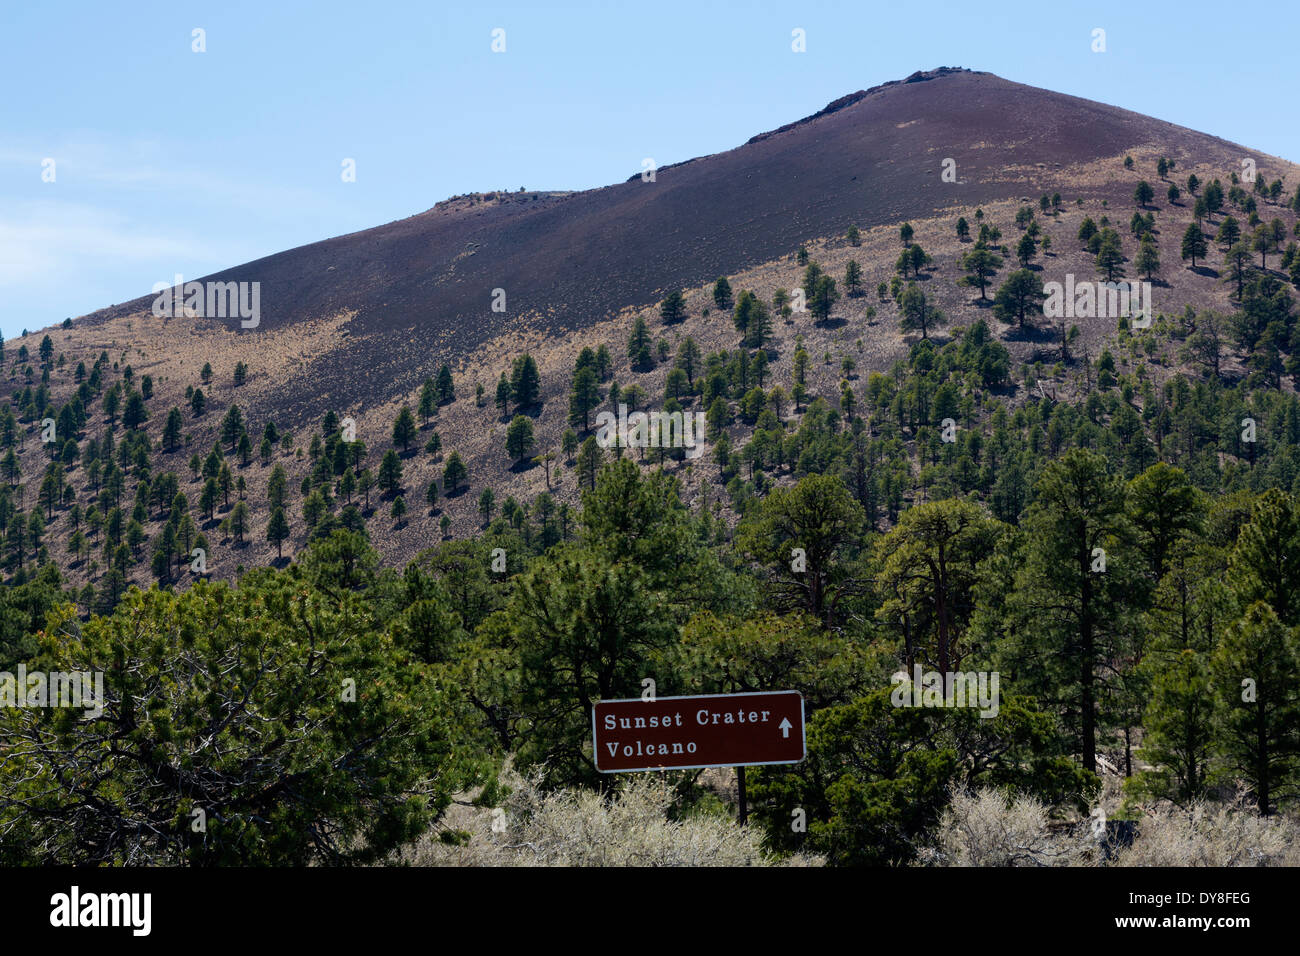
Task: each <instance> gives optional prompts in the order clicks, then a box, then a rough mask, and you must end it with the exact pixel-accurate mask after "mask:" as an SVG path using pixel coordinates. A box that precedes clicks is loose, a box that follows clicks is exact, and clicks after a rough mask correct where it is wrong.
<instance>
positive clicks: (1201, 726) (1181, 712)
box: [1133, 649, 1214, 805]
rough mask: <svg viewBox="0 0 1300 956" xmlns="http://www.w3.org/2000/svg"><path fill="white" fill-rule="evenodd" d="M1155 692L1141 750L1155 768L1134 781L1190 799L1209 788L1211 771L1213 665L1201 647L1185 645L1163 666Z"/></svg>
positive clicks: (1136, 784)
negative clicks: (1211, 665) (1189, 647)
mask: <svg viewBox="0 0 1300 956" xmlns="http://www.w3.org/2000/svg"><path fill="white" fill-rule="evenodd" d="M1150 693H1151V702H1150V704H1149V705H1148V706H1147V709H1146V713H1145V714H1144V716H1143V721H1142V726H1143V729H1144V730H1145V732H1146V733H1145V736H1144V738H1143V741H1142V747H1141V749H1140V750H1139V751H1138V756H1139V757H1140V758H1141V759H1142V760H1143V761H1144V762H1146V763H1148V764H1150V765H1151V769H1150V770H1144V771H1142V772H1141V773H1140V774H1139V775H1138V776H1137V778H1135V780H1134V781H1133V785H1134V787H1135V789H1137V790H1139V792H1143V793H1147V794H1151V795H1152V796H1155V797H1158V798H1163V799H1167V800H1173V801H1174V802H1176V803H1179V804H1183V805H1185V804H1187V803H1189V802H1191V801H1192V800H1195V799H1197V798H1199V797H1200V796H1202V795H1203V794H1204V792H1205V789H1206V783H1207V777H1208V773H1209V763H1210V752H1211V741H1212V737H1213V714H1214V697H1213V695H1212V693H1211V688H1210V677H1209V670H1208V668H1207V667H1206V665H1205V662H1204V661H1203V660H1202V659H1201V656H1200V655H1199V654H1197V652H1196V651H1194V650H1191V649H1186V650H1183V651H1181V652H1179V653H1178V654H1177V656H1175V657H1174V658H1173V660H1172V661H1169V662H1168V663H1165V664H1163V665H1160V666H1158V669H1156V671H1155V676H1154V679H1153V681H1152V683H1151V691H1150Z"/></svg>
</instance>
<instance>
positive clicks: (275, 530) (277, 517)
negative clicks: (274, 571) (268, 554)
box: [266, 508, 289, 560]
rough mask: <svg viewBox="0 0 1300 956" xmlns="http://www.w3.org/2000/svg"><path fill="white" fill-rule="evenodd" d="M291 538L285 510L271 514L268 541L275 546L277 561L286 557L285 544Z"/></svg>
mask: <svg viewBox="0 0 1300 956" xmlns="http://www.w3.org/2000/svg"><path fill="white" fill-rule="evenodd" d="M288 537H289V522H288V520H287V519H286V518H285V516H284V509H283V508H276V509H275V510H273V511H272V512H271V520H270V521H269V522H268V523H267V525H266V540H267V541H269V542H271V544H273V545H275V557H276V559H277V560H279V559H280V558H282V557H284V550H283V549H284V542H285V541H286V540H287V539H288Z"/></svg>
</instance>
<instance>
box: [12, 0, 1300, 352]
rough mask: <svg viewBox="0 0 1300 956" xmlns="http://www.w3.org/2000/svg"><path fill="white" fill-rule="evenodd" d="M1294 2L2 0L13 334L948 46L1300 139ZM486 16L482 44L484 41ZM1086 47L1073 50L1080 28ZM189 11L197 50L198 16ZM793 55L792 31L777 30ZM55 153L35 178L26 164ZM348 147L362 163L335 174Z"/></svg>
mask: <svg viewBox="0 0 1300 956" xmlns="http://www.w3.org/2000/svg"><path fill="white" fill-rule="evenodd" d="M1298 11H1300V5H1296V4H1294V3H1290V4H1287V3H1280V2H1279V3H1273V2H1269V3H1264V4H1262V5H1242V6H1240V7H1227V8H1225V7H1223V6H1222V5H1220V4H1210V3H1207V2H1200V0H1193V2H1190V3H1189V2H1184V3H1175V4H1159V5H1157V4H1135V3H1070V2H1054V0H1040V2H1037V3H1022V2H1003V3H996V4H971V3H960V4H958V3H951V2H928V3H927V2H909V3H877V2H867V0H858V2H846V3H835V2H827V3H817V2H814V0H807V2H796V3H764V2H750V3H743V2H733V3H721V2H710V0H695V2H690V3H674V2H668V0H665V2H656V3H653V4H634V3H630V2H617V0H607V2H597V0H591V2H585V3H578V2H563V3H541V2H537V3H491V2H474V3H459V4H444V3H438V2H427V0H426V2H386V0H372V2H369V3H357V2H335V0H317V2H311V3H287V2H285V3H281V2H275V0H261V2H255V3H248V2H240V0H222V2H212V3H198V2H186V0H170V2H157V3H154V2H122V3H104V2H102V0H99V2H57V0H55V2H49V0H47V2H42V3H38V4H20V3H18V2H17V0H0V81H2V82H3V86H2V88H3V91H4V93H3V103H4V105H3V107H0V332H3V334H4V335H5V336H6V337H8V336H12V335H15V334H17V333H18V332H19V331H20V330H21V329H23V328H30V329H36V328H40V327H43V326H46V325H50V324H53V323H56V322H60V321H62V320H63V318H64V317H66V316H76V315H80V314H83V313H85V312H89V311H92V310H94V309H96V308H99V307H102V306H106V305H110V304H113V303H116V302H121V301H125V300H127V299H130V298H134V297H135V296H138V295H143V294H146V293H147V292H149V290H150V288H151V287H152V285H153V284H154V283H155V282H159V281H163V280H167V281H169V282H170V281H171V279H172V277H173V276H174V275H175V274H176V273H180V274H182V275H184V276H185V277H186V278H197V277H199V276H202V275H204V274H206V273H209V272H212V271H215V270H217V269H220V268H223V267H226V266H230V265H235V264H238V263H240V262H245V261H248V260H251V259H256V258H259V257H261V256H264V255H269V254H271V253H274V252H278V251H280V250H282V249H287V248H291V247H293V246H297V245H302V244H304V243H308V242H312V241H315V240H317V239H324V238H327V237H329V236H335V235H340V234H343V233H347V232H352V231H355V230H358V229H364V228H366V227H368V226H374V225H379V224H381V223H385V222H389V221H392V220H394V219H401V218H403V217H406V216H409V215H412V214H414V213H417V212H421V211H423V210H425V209H427V208H429V207H430V206H432V205H433V204H434V203H436V202H438V201H439V200H442V199H445V198H447V197H449V196H452V195H456V194H459V193H465V192H471V191H476V190H491V189H501V188H508V189H518V188H519V187H520V186H524V187H527V188H528V189H584V188H589V187H593V186H602V185H607V184H609V183H614V182H619V181H621V180H623V179H626V178H627V177H628V176H630V175H632V174H633V173H635V172H638V171H639V170H640V165H641V160H642V159H643V158H644V157H653V158H654V159H655V161H656V162H657V163H658V164H660V165H664V164H667V163H671V162H676V161H680V160H683V159H687V158H690V157H692V156H698V155H704V154H707V153H712V152H717V151H719V150H724V149H729V148H731V147H733V146H737V145H739V144H740V143H742V142H744V141H745V140H746V139H748V138H749V137H750V136H752V135H753V134H755V133H758V132H761V131H764V130H768V129H772V128H774V127H776V126H780V125H782V124H784V123H788V122H791V121H793V120H796V119H799V118H800V117H803V116H806V115H808V114H809V113H813V112H815V111H817V110H818V109H820V108H821V107H822V106H824V105H825V104H826V103H828V102H829V101H831V100H833V99H836V98H837V97H839V96H842V95H844V94H845V93H849V92H852V91H854V90H858V89H863V88H866V87H869V86H873V85H876V84H878V83H882V82H885V81H887V80H891V79H899V78H902V77H904V76H906V75H907V74H909V73H912V72H914V71H916V70H920V69H930V68H933V67H936V66H965V67H969V68H971V69H977V70H987V71H990V72H993V73H997V74H999V75H1001V76H1004V77H1006V78H1007V79H1011V80H1015V81H1017V82H1022V83H1028V84H1031V85H1034V86H1041V87H1045V88H1048V89H1053V90H1059V91H1061V92H1064V93H1070V94H1074V95H1076V96H1083V97H1086V98H1088V99H1093V100H1099V101H1101V102H1106V103H1113V104H1115V105H1117V106H1122V107H1125V108H1127V109H1132V110H1136V111H1138V112H1142V113H1149V114H1151V115H1153V116H1156V117H1158V118H1160V119H1164V120H1169V121H1171V122H1174V123H1178V124H1181V125H1183V126H1188V127H1191V128H1194V129H1199V130H1203V131H1205V132H1208V133H1212V134H1214V135H1217V136H1222V137H1224V138H1225V139H1229V140H1233V141H1236V142H1239V143H1242V144H1244V145H1247V146H1250V147H1252V148H1255V149H1260V150H1262V151H1264V152H1266V153H1272V154H1275V155H1280V156H1283V157H1285V158H1287V159H1290V160H1292V161H1300V126H1298V125H1297V123H1296V109H1295V93H1294V82H1293V80H1288V78H1287V73H1286V72H1285V71H1284V64H1287V63H1293V58H1294V44H1295V38H1296V36H1297V33H1298V32H1300V31H1298V30H1297V27H1300V12H1298ZM498 27H500V28H503V29H504V30H505V31H506V33H505V40H506V50H505V52H504V53H493V52H492V50H491V43H492V35H491V34H492V30H493V29H494V28H498ZM1096 27H1101V28H1103V29H1105V30H1106V41H1107V50H1106V52H1105V53H1093V52H1092V50H1091V48H1090V45H1091V42H1092V37H1091V34H1092V30H1093V29H1094V28H1096ZM195 28H201V29H203V30H204V31H205V39H206V47H207V50H206V52H204V53H195V52H193V51H192V49H191V47H192V43H193V40H192V31H193V30H194V29H195ZM795 28H801V29H803V30H804V31H805V32H806V37H807V52H806V53H802V54H796V53H793V52H792V51H791V48H790V47H791V31H792V30H794V29H795ZM47 158H48V159H53V160H54V161H55V165H54V176H55V178H54V181H53V182H43V181H42V162H43V160H45V159H47ZM346 158H351V159H354V160H355V161H356V181H355V182H352V183H345V182H343V181H342V179H341V176H340V172H341V169H342V165H341V164H342V162H343V160H344V159H346Z"/></svg>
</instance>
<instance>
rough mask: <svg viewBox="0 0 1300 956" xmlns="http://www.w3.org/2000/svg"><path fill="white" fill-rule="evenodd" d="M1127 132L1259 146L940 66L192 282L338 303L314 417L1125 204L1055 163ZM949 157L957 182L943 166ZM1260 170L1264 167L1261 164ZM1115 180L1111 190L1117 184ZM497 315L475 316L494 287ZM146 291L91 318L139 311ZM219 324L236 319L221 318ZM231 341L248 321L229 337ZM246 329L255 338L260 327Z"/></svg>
mask: <svg viewBox="0 0 1300 956" xmlns="http://www.w3.org/2000/svg"><path fill="white" fill-rule="evenodd" d="M1144 144H1159V147H1160V149H1161V150H1162V151H1163V152H1164V153H1165V154H1166V155H1169V156H1171V157H1172V158H1174V159H1176V160H1177V161H1178V167H1179V170H1180V171H1181V170H1183V169H1184V168H1186V167H1189V166H1192V165H1194V164H1195V163H1198V162H1201V163H1203V162H1210V163H1211V164H1213V165H1219V166H1221V168H1223V170H1224V175H1225V178H1226V171H1227V170H1228V169H1230V168H1231V169H1239V168H1240V165H1239V163H1240V158H1241V157H1243V156H1246V155H1253V156H1256V158H1257V161H1258V162H1259V163H1260V166H1261V168H1267V167H1268V166H1269V164H1270V163H1269V158H1268V157H1261V156H1260V155H1259V154H1257V153H1251V152H1249V151H1247V150H1244V149H1242V148H1241V147H1238V146H1235V145H1233V144H1230V143H1227V142H1225V141H1223V140H1218V139H1215V138H1213V137H1209V136H1205V135H1203V134H1200V133H1196V132H1193V131H1191V130H1187V129H1184V128H1182V127H1178V126H1173V125H1171V124H1168V123H1163V122H1160V121H1158V120H1155V119H1151V118H1149V117H1146V116H1142V115H1139V114H1136V113H1131V112H1128V111H1126V110H1121V109H1116V108H1114V107H1110V106H1104V105H1102V104H1099V103H1093V102H1090V101H1088V100H1082V99H1078V98H1076V97H1071V96H1064V95H1062V94H1058V93H1052V92H1048V91H1046V90H1040V89H1036V88H1034V87H1029V86H1024V85H1021V84H1019V83H1012V82H1009V81H1007V80H1004V79H1001V78H1000V77H997V76H993V75H992V74H988V73H976V72H970V71H965V70H958V69H953V68H941V69H939V70H934V71H930V72H927V73H917V74H914V75H913V76H911V77H909V78H908V79H907V80H904V81H900V82H895V83H890V84H886V85H884V86H880V87H875V88H873V89H871V90H866V91H860V92H858V93H854V94H851V95H850V96H846V97H844V98H842V99H840V100H837V101H836V102H835V103H833V104H831V105H830V106H828V107H827V108H826V109H825V110H823V111H822V112H821V113H819V114H817V115H815V116H812V117H809V118H807V119H805V120H801V121H799V122H797V123H793V124H790V125H789V126H787V127H783V128H782V129H780V130H776V131H774V132H771V133H765V134H761V135H759V136H756V137H754V138H753V139H751V140H750V141H749V142H748V143H746V144H744V145H743V146H740V147H739V148H737V149H733V150H730V151H728V152H725V153H719V154H716V155H712V156H707V157H703V158H699V159H695V160H691V161H688V162H685V163H681V164H678V165H675V166H668V167H664V168H662V169H660V170H659V171H658V173H657V176H656V182H654V183H645V182H642V181H641V179H640V176H639V175H636V176H633V177H632V178H631V179H630V180H629V181H628V182H624V183H620V184H617V185H613V186H607V187H604V188H601V189H594V190H589V191H586V192H581V193H573V194H556V193H548V194H538V193H509V194H496V193H489V194H485V195H484V194H480V195H478V196H471V197H465V198H459V199H456V200H452V201H449V202H446V203H441V204H439V205H438V206H436V207H435V208H434V209H431V210H429V211H428V212H425V213H422V214H420V215H417V216H413V217H411V218H409V219H405V220H402V221H400V222H395V223H390V224H388V225H385V226H380V227H377V228H374V229H369V230H366V231H364V232H359V233H354V234H352V235H347V236H341V237H338V238H335V239H330V240H326V241H324V242H318V243H314V244H312V245H308V246H303V247H301V248H298V249H291V250H289V251H287V252H282V253H279V254H277V255H274V256H269V257H267V258H265V259H259V260H257V261H255V262H251V263H247V264H245V265H242V266H237V267H235V268H232V269H229V270H226V271H224V272H221V273H217V274H216V275H214V276H210V277H207V278H210V279H215V280H221V281H258V282H261V283H262V323H261V327H260V329H259V330H258V332H260V333H266V332H272V333H274V332H276V331H278V330H281V329H283V328H285V327H287V326H291V325H294V324H297V323H300V322H303V321H306V320H311V319H321V318H325V317H329V316H334V315H338V314H340V313H345V312H351V313H355V316H354V318H353V319H352V321H351V322H350V323H349V326H348V332H349V333H350V334H349V336H348V341H346V342H344V343H342V344H341V345H337V346H336V347H334V348H331V349H330V350H329V351H328V352H326V353H322V354H316V355H309V356H304V358H306V359H308V361H309V365H307V366H306V367H304V368H303V370H302V371H301V373H300V374H296V375H289V376H288V377H286V378H285V379H283V380H281V382H280V385H281V386H282V387H281V388H280V389H279V394H277V395H276V396H275V397H274V398H273V400H272V403H271V407H272V408H273V409H274V412H275V415H276V418H277V420H278V421H284V422H287V423H291V424H297V423H301V422H303V421H309V420H310V421H315V420H318V419H319V417H320V414H321V413H322V411H323V410H324V408H325V407H327V406H328V405H329V404H332V405H333V406H334V407H336V408H359V407H365V406H369V405H373V404H374V403H375V402H376V401H377V400H382V399H384V398H388V397H392V396H394V395H397V394H400V393H404V392H406V391H409V390H410V389H412V388H414V387H415V386H416V385H417V384H418V383H419V382H420V381H421V380H422V379H423V378H424V377H425V376H426V375H430V374H432V373H433V372H435V371H436V369H437V367H438V366H439V365H440V364H441V363H442V362H444V361H454V360H455V359H458V358H461V357H464V356H467V355H469V354H470V353H471V352H472V351H473V350H474V349H476V348H478V347H479V346H481V345H482V344H483V343H485V342H487V341H489V340H491V339H493V338H495V337H497V336H499V335H501V334H503V333H512V334H513V333H517V332H519V331H520V330H522V329H525V328H528V329H533V330H535V331H537V332H540V333H542V334H545V335H559V334H563V333H565V332H566V331H570V330H573V329H577V328H582V327H586V326H589V325H590V324H591V323H593V322H596V321H599V320H601V319H605V318H608V317H610V316H612V315H615V314H617V312H618V311H619V310H620V309H623V308H625V307H629V306H631V307H641V306H646V305H649V304H651V303H652V302H655V301H657V300H658V299H659V298H661V297H662V295H663V294H664V292H665V291H667V290H669V289H671V288H674V287H687V288H689V287H692V286H695V285H699V284H701V283H704V282H706V281H711V280H712V279H713V278H715V277H717V276H719V275H735V274H737V273H739V272H742V271H744V270H746V269H749V268H753V267H755V266H757V265H758V264H760V263H763V262H768V261H772V260H775V259H778V258H780V257H782V256H784V255H786V254H788V253H789V252H790V251H791V250H792V249H794V248H795V247H797V246H798V245H799V244H800V243H801V242H805V241H809V240H812V239H815V238H817V237H823V236H830V235H836V234H840V233H842V232H843V230H844V229H845V228H846V227H847V226H848V225H849V224H851V223H856V224H857V225H859V226H860V227H862V228H869V227H872V226H877V225H882V224H891V223H897V222H900V221H902V220H905V219H925V218H927V217H929V216H932V215H934V214H935V213H936V212H938V211H939V210H941V209H944V208H947V207H951V206H954V205H964V206H971V207H973V206H975V205H979V204H988V203H991V202H994V201H996V200H999V199H1010V198H1014V197H1017V196H1021V195H1035V196H1036V195H1037V194H1038V193H1040V192H1043V191H1048V192H1051V191H1054V190H1055V189H1062V191H1063V192H1064V191H1065V190H1066V189H1067V188H1068V190H1069V193H1070V195H1071V196H1076V195H1081V196H1083V197H1084V198H1085V199H1088V198H1098V197H1108V198H1110V200H1111V202H1112V203H1113V202H1115V201H1116V200H1117V199H1121V198H1127V195H1131V191H1132V187H1131V185H1129V184H1128V183H1127V181H1126V182H1125V183H1124V184H1123V186H1122V187H1121V188H1120V189H1118V190H1114V189H1112V184H1111V183H1108V182H1106V181H1104V180H1099V181H1094V182H1087V183H1083V182H1079V181H1078V180H1077V179H1074V178H1072V177H1071V175H1070V168H1071V167H1075V168H1077V167H1080V166H1082V165H1085V164H1090V163H1093V162H1095V161H1096V160H1099V159H1101V158H1104V157H1113V156H1115V155H1122V154H1123V153H1124V152H1125V151H1131V150H1135V149H1137V148H1139V147H1141V146H1143V145H1144ZM945 157H951V158H953V159H954V160H956V163H957V172H958V178H959V182H958V183H956V184H951V183H943V182H941V180H940V172H941V165H940V164H941V161H942V160H943V159H944V158H945ZM1273 165H1276V162H1275V161H1274V162H1273ZM1121 194H1127V195H1121ZM496 288H501V289H504V290H505V291H506V294H507V306H508V310H507V311H506V312H505V313H493V312H492V311H491V301H492V290H493V289H496ZM150 301H151V300H150V298H149V297H144V298H141V299H137V300H135V301H133V302H128V303H126V304H124V305H120V306H116V307H114V308H112V309H108V310H104V311H101V312H98V313H95V314H93V315H91V316H88V317H87V318H85V319H83V320H80V321H82V322H91V323H94V322H101V321H104V320H106V319H108V318H110V317H113V316H123V315H128V314H131V313H139V312H141V311H143V310H147V309H148V307H149V304H150ZM228 325H229V327H230V328H232V329H234V330H236V331H238V330H239V329H238V323H237V321H236V320H231V321H230V322H229V323H228ZM240 334H242V335H245V336H254V335H255V334H256V333H251V332H240ZM258 337H260V336H258Z"/></svg>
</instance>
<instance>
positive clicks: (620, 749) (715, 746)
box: [591, 690, 804, 773]
mask: <svg viewBox="0 0 1300 956" xmlns="http://www.w3.org/2000/svg"><path fill="white" fill-rule="evenodd" d="M591 726H592V735H593V741H594V743H595V751H596V769H597V770H599V771H600V772H601V773H628V772H631V771H636V770H681V769H686V768H692V769H694V768H699V767H742V766H755V765H761V764H773V763H799V761H801V760H803V758H804V727H803V695H802V694H800V693H799V692H798V691H797V690H772V691H761V692H759V693H754V694H714V695H709V696H697V697H660V698H658V699H657V700H643V699H641V698H636V699H634V700H602V701H600V702H599V703H598V704H596V705H595V706H594V707H592V708H591Z"/></svg>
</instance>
